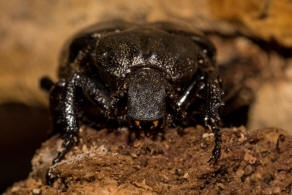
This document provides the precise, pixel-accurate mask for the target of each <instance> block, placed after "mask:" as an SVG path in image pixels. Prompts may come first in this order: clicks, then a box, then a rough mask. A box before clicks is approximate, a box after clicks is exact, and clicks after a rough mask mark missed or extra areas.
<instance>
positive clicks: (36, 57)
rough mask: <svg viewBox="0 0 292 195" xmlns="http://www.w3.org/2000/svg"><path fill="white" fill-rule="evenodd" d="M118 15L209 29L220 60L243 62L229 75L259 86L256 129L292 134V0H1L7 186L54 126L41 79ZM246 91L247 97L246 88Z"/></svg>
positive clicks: (1, 165) (1, 185) (252, 123)
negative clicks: (71, 41) (93, 27)
mask: <svg viewBox="0 0 292 195" xmlns="http://www.w3.org/2000/svg"><path fill="white" fill-rule="evenodd" d="M116 18H119V19H125V20H128V21H134V22H145V21H161V20H163V21H173V22H179V23H186V24H188V25H190V26H193V27H196V28H199V29H201V30H203V31H206V32H208V33H209V36H210V39H212V41H213V42H214V43H215V44H216V47H217V49H218V64H219V65H220V64H225V65H226V64H228V66H227V67H229V66H232V65H234V64H239V65H240V66H238V67H240V68H238V69H236V68H234V69H233V68H230V69H228V70H229V71H228V70H226V71H225V74H226V75H227V76H228V75H233V74H234V75H235V76H236V75H238V77H244V80H242V79H238V83H237V84H238V85H241V84H242V83H241V82H240V81H244V84H245V85H246V86H247V87H249V88H250V89H251V91H252V92H249V93H251V94H253V98H249V99H248V98H247V99H248V100H247V101H246V102H247V103H242V104H246V105H248V109H247V110H246V112H247V114H248V115H247V116H246V117H247V119H248V121H246V122H247V125H248V128H249V129H254V128H259V127H269V126H276V127H280V128H284V129H286V130H288V131H290V132H292V120H291V116H292V83H291V79H292V67H291V65H292V60H291V56H292V52H291V51H292V2H291V1H288V0H277V1H276V0H263V1H260V0H237V1H233V0H180V1H177V0H155V1H154V0H153V1H152V0H148V1H146V0H135V1H134V0H106V1H104V0H87V1H82V0H62V1H57V0H43V1H37V0H25V1H22V0H10V1H0V43H1V44H0V123H1V130H0V143H1V147H0V153H1V155H2V157H1V162H0V172H1V174H0V175H1V176H0V192H1V191H3V190H4V189H5V188H6V187H7V185H11V184H12V183H13V182H15V181H17V180H19V179H23V178H25V177H26V174H28V172H29V169H30V159H31V157H32V154H33V153H34V151H35V149H37V148H38V147H39V146H40V144H41V142H42V141H44V140H45V139H46V136H47V133H48V130H49V128H50V125H49V124H50V121H49V114H48V111H47V105H48V102H47V97H46V94H45V93H44V92H43V91H41V90H40V88H39V83H38V81H39V78H40V77H42V76H43V75H49V76H50V77H52V78H54V79H55V80H56V79H57V78H56V74H55V73H56V68H57V66H58V58H59V56H58V55H59V52H60V49H61V47H62V45H63V43H64V42H65V41H66V40H67V39H68V38H70V37H71V36H72V35H73V34H74V33H75V32H77V31H79V30H80V29H82V28H83V27H85V26H88V25H90V24H93V23H96V22H98V21H104V20H111V19H116ZM241 59H247V60H246V61H244V62H243V61H242V60H241ZM233 62H234V63H233ZM232 67H235V65H234V66H232ZM242 67H245V68H246V69H244V68H242ZM251 67H255V69H256V71H250V70H251V69H252V68H251ZM231 70H232V71H238V72H239V73H238V74H237V73H235V72H232V71H231ZM249 71H250V72H251V73H250V77H249ZM242 75H244V76H242ZM259 75H260V76H259ZM232 78H234V77H232ZM237 92H238V91H237ZM240 93H242V96H241V97H242V99H240V101H241V102H244V97H245V94H246V91H244V90H243V91H241V92H240ZM247 96H248V97H250V95H247ZM251 99H252V101H251Z"/></svg>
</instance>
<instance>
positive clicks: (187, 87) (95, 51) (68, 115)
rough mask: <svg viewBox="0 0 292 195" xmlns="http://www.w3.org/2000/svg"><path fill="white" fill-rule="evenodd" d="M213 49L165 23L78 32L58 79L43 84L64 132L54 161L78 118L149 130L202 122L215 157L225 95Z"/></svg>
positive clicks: (73, 135) (117, 24)
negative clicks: (211, 136) (212, 142)
mask: <svg viewBox="0 0 292 195" xmlns="http://www.w3.org/2000/svg"><path fill="white" fill-rule="evenodd" d="M215 52H216V50H215V48H214V46H213V44H212V43H211V42H210V41H208V40H207V39H206V38H205V37H204V35H202V34H201V33H199V32H197V31H194V30H192V29H189V28H187V27H185V26H181V25H175V24H172V23H165V22H157V23H146V24H133V23H128V22H125V21H113V22H105V23H99V24H96V25H93V26H91V27H89V28H87V29H85V30H83V31H81V32H80V33H78V34H77V35H76V36H75V37H73V39H72V40H71V41H69V43H68V44H67V45H66V47H65V48H64V49H63V52H62V54H61V60H60V67H59V72H58V76H59V79H60V80H59V81H58V82H57V83H53V82H52V81H51V80H50V79H48V78H43V79H42V81H41V85H42V87H43V88H45V89H47V90H49V91H50V109H51V113H52V118H53V122H54V129H55V130H56V131H59V132H60V131H61V132H63V134H64V136H63V139H64V144H63V147H64V150H63V151H61V152H60V153H59V154H58V156H57V157H56V158H55V159H54V160H53V164H55V163H57V162H59V161H60V160H61V159H62V158H63V157H64V155H65V153H66V152H67V151H68V150H69V149H70V148H71V147H72V145H74V143H76V142H77V141H78V131H79V125H80V123H83V122H84V121H99V123H101V124H102V123H105V124H108V125H113V124H116V125H118V126H127V127H129V130H130V131H132V132H135V133H137V132H140V131H145V132H146V133H152V134H155V133H157V132H161V131H163V130H164V129H165V128H167V127H169V126H173V125H189V124H192V123H196V122H200V121H201V122H204V124H205V125H206V126H208V127H210V128H211V129H212V131H213V133H214V136H215V146H214V149H213V154H212V156H211V159H213V160H215V161H216V160H217V159H218V158H219V155H220V143H221V135H220V132H219V128H218V122H219V121H220V117H219V114H218V111H219V108H220V106H222V101H221V97H222V94H223V92H222V89H221V87H220V81H219V76H218V74H217V70H216V66H215ZM48 176H50V175H49V174H48Z"/></svg>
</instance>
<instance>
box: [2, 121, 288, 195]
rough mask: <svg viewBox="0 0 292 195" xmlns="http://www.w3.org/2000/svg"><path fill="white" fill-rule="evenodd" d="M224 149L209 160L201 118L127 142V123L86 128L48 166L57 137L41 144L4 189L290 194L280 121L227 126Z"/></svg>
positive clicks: (206, 133)
mask: <svg viewBox="0 0 292 195" xmlns="http://www.w3.org/2000/svg"><path fill="white" fill-rule="evenodd" d="M221 132H222V140H223V142H222V155H221V158H220V159H219V161H218V162H217V164H213V163H208V160H209V158H210V155H211V151H212V148H213V138H214V136H213V134H212V133H211V132H210V131H209V130H206V129H204V128H203V127H201V126H197V127H188V128H185V129H184V130H179V129H169V130H167V131H166V133H165V136H164V139H163V138H162V137H158V138H157V139H156V140H153V139H151V138H148V137H145V136H142V137H141V138H140V139H136V140H135V141H134V142H133V144H132V145H130V144H128V131H127V129H119V130H114V131H108V130H106V129H103V130H100V131H96V130H94V129H89V128H84V127H83V128H81V139H80V142H79V144H78V145H77V146H75V147H74V148H73V149H72V150H71V151H70V152H69V153H68V154H67V155H66V156H65V159H64V160H62V161H61V162H59V163H57V164H56V165H54V166H52V167H51V168H50V172H51V173H52V174H53V175H55V176H57V177H58V179H57V180H56V181H55V183H54V185H53V186H48V185H46V184H45V173H46V170H47V168H48V166H49V164H50V162H51V160H52V158H54V157H55V156H56V154H57V151H58V150H60V149H61V144H62V141H61V139H59V138H58V137H57V136H54V137H52V138H51V139H49V140H48V141H46V142H45V143H43V145H42V147H41V148H40V149H39V150H38V151H37V152H36V154H35V156H34V158H33V160H32V164H33V170H32V172H31V173H30V175H29V176H28V178H27V179H26V180H25V181H21V182H18V183H16V184H14V186H12V187H10V188H9V189H8V190H7V192H6V193H4V194H291V193H292V137H291V136H290V135H288V134H287V133H286V132H285V131H283V130H281V129H275V128H270V129H259V130H251V131H247V130H246V129H245V128H244V127H239V128H224V129H221Z"/></svg>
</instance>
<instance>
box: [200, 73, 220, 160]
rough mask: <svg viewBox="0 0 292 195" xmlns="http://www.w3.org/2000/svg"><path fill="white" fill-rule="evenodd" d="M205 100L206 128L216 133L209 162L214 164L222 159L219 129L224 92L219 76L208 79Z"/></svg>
mask: <svg viewBox="0 0 292 195" xmlns="http://www.w3.org/2000/svg"><path fill="white" fill-rule="evenodd" d="M204 94H205V95H204V98H205V101H206V103H205V116H204V122H205V126H208V127H209V128H210V129H211V130H212V132H213V133H214V148H213V151H212V156H211V158H210V160H209V162H211V161H213V160H214V163H216V162H217V160H218V159H219V157H220V154H221V142H222V140H221V133H220V129H219V122H220V120H221V119H220V116H219V109H220V107H221V106H222V105H223V103H222V96H223V94H224V93H223V91H222V89H221V87H220V83H219V79H218V77H217V76H213V77H207V82H206V89H205V93H204Z"/></svg>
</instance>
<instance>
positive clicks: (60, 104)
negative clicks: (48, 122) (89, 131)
mask: <svg viewBox="0 0 292 195" xmlns="http://www.w3.org/2000/svg"><path fill="white" fill-rule="evenodd" d="M83 93H86V94H87V95H88V96H89V97H91V98H92V100H93V101H94V102H95V103H96V104H98V105H99V106H101V107H102V109H103V111H104V114H107V113H108V112H109V110H110V108H111V106H110V105H111V101H110V98H109V95H108V94H107V91H106V90H105V89H104V87H103V86H102V84H101V83H99V82H98V81H97V80H96V79H92V78H91V77H90V76H88V75H87V74H86V73H75V74H74V75H73V76H72V78H71V79H70V80H69V81H67V82H65V81H60V82H58V83H57V84H55V86H54V87H53V89H51V93H50V104H51V105H50V107H51V112H52V116H53V120H54V128H58V129H59V130H61V131H62V132H63V134H64V135H63V139H64V143H63V150H62V151H61V152H59V153H58V155H57V157H56V158H55V159H54V160H53V162H52V164H53V165H54V164H56V163H58V162H60V160H62V159H63V158H64V156H65V154H66V153H67V152H68V151H69V150H70V148H71V147H72V146H73V145H74V144H75V143H76V142H78V135H79V121H78V115H79V103H78V102H79V101H78V99H80V98H83ZM79 96H81V97H79ZM54 180H55V177H54V176H53V175H52V174H51V173H50V172H49V171H48V173H47V183H48V184H50V185H51V184H52V183H53V182H54Z"/></svg>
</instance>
